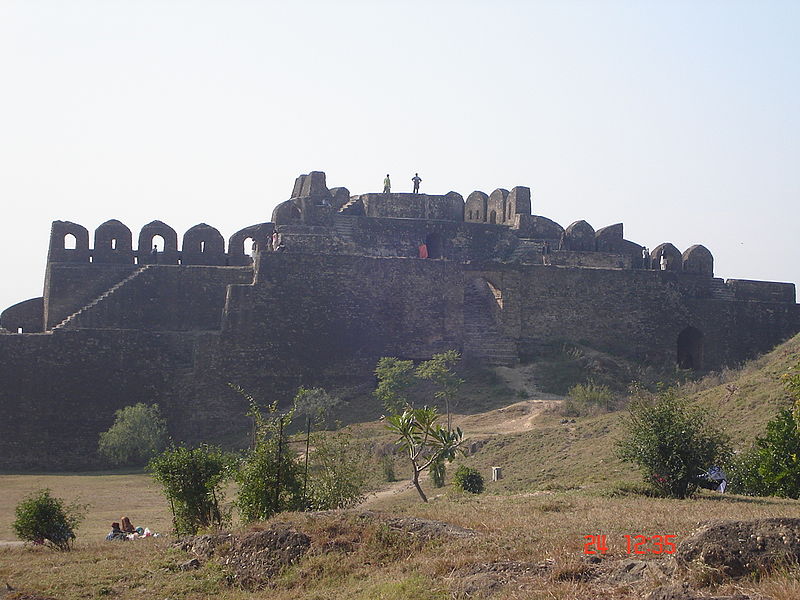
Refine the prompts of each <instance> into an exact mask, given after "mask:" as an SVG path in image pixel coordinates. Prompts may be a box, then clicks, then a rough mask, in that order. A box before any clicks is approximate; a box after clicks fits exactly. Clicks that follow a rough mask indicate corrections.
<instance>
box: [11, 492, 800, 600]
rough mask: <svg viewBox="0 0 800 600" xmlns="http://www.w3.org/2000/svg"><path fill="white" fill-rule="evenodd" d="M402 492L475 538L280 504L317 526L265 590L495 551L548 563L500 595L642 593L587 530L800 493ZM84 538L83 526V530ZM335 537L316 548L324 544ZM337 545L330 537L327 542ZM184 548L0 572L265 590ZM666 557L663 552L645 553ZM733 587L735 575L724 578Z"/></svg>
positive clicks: (156, 594)
mask: <svg viewBox="0 0 800 600" xmlns="http://www.w3.org/2000/svg"><path fill="white" fill-rule="evenodd" d="M412 499H413V496H409V497H407V498H405V499H401V500H400V502H399V504H398V505H396V506H395V509H394V511H393V513H394V514H401V515H409V516H418V517H423V518H430V519H436V520H442V521H446V522H449V523H453V524H456V525H460V526H462V527H468V528H471V529H474V530H476V531H477V532H478V533H479V535H478V536H477V537H476V538H472V539H442V540H432V541H429V542H426V541H423V540H413V539H410V538H408V537H407V536H406V534H402V533H397V532H393V531H388V530H386V529H385V528H381V526H380V525H370V526H364V525H356V524H355V521H356V520H355V518H354V517H353V516H352V514H353V513H330V514H325V515H321V516H319V515H316V516H314V515H307V514H294V515H281V516H280V517H278V518H276V520H277V521H281V522H287V521H288V522H290V523H292V524H293V525H294V526H295V527H297V528H298V529H300V530H302V531H304V532H306V533H308V535H309V536H310V537H311V538H312V552H311V553H310V554H309V555H308V556H307V557H306V558H304V559H303V560H302V561H301V562H300V563H299V564H297V565H295V566H294V567H291V568H290V569H288V570H287V571H286V572H284V573H283V574H282V575H281V576H279V577H278V578H277V579H276V580H275V581H274V582H273V587H272V588H271V589H269V591H268V596H269V597H270V598H271V599H276V600H289V599H300V600H305V599H308V600H311V599H315V600H321V599H328V598H330V599H334V598H363V599H365V600H366V599H367V598H370V599H374V598H385V599H392V598H397V599H398V600H399V599H400V598H403V599H407V600H428V599H440V598H441V599H444V598H449V597H450V590H451V588H452V587H453V586H454V585H456V584H457V583H459V581H460V580H461V579H462V578H463V573H465V572H468V571H469V569H471V568H474V567H475V566H476V565H479V564H486V563H497V562H498V561H520V562H526V563H527V562H532V563H540V562H545V561H549V563H550V564H551V565H552V567H551V568H550V569H549V570H548V571H547V572H546V573H542V574H539V575H535V576H530V575H529V576H523V577H519V578H513V579H512V581H511V582H509V583H508V585H507V587H505V588H502V594H501V595H499V596H497V597H502V598H551V599H553V598H555V599H559V598H560V599H563V600H567V599H577V598H597V597H603V598H616V599H620V600H622V599H628V598H641V597H642V595H643V589H644V590H646V589H648V588H649V587H653V586H654V585H656V584H657V583H664V582H656V581H653V582H649V583H645V584H644V588H641V587H636V588H628V587H623V586H618V585H617V586H611V585H609V584H607V583H602V582H601V581H588V582H582V581H576V580H574V578H575V577H578V576H579V575H580V574H581V573H582V572H583V571H584V570H585V569H586V565H585V563H584V561H583V559H582V557H583V544H584V539H583V536H584V535H587V534H605V535H606V536H607V539H608V545H609V548H610V549H609V553H608V554H607V555H606V558H605V560H606V561H609V560H612V561H613V560H616V559H621V558H625V557H627V556H628V555H627V553H626V546H625V541H624V537H623V536H624V535H625V534H638V533H641V534H645V535H647V534H675V535H677V536H678V540H681V539H682V538H684V537H685V536H687V535H688V534H689V533H690V532H691V531H692V530H693V529H694V528H695V526H696V525H697V523H698V521H699V520H701V519H703V520H705V519H712V518H728V519H730V518H735V519H753V518H761V517H768V516H791V517H800V503H799V502H796V501H791V500H779V499H752V498H743V497H735V496H728V497H720V496H710V495H709V496H702V497H700V498H698V499H695V500H666V499H651V498H617V499H608V498H598V497H596V496H593V495H590V494H588V493H586V492H585V491H579V490H573V491H569V492H550V493H541V492H540V493H536V494H520V495H513V496H491V495H481V496H464V495H458V494H454V493H448V494H445V495H444V496H442V497H440V498H438V499H436V500H435V501H433V502H431V503H430V504H427V505H425V504H421V503H419V502H418V501H413V500H412ZM85 539H87V538H84V540H85ZM323 547H325V548H328V550H327V551H320V550H319V549H320V548H323ZM331 548H333V549H331ZM187 559H188V556H187V555H186V554H184V553H183V552H182V551H180V550H178V549H176V548H171V547H170V546H169V542H168V540H165V539H158V540H141V541H137V542H129V543H105V542H94V541H92V542H87V541H80V540H79V543H78V544H77V546H76V549H75V550H74V551H73V552H71V553H66V554H60V553H56V552H52V551H49V550H46V549H42V548H10V549H8V548H7V549H0V565H2V566H1V567H0V582H2V581H5V580H7V581H9V582H10V583H11V584H12V585H13V586H14V587H16V588H17V589H21V590H25V591H27V592H29V593H30V592H38V593H42V594H48V595H52V596H55V597H57V598H60V599H63V600H73V599H75V600H77V599H79V598H94V597H100V596H110V597H114V598H121V599H126V598H140V597H143V596H144V597H152V598H207V597H209V596H212V595H213V596H216V597H218V598H221V599H223V600H226V599H232V600H233V599H240V598H255V597H266V595H267V592H261V593H251V592H246V591H244V590H239V589H235V588H231V587H229V586H228V585H227V584H226V579H225V572H224V570H223V569H222V568H221V567H219V566H217V565H215V564H213V563H206V564H205V565H204V566H203V567H202V568H201V569H200V570H198V571H193V572H184V571H179V570H177V569H176V566H177V565H178V564H180V563H181V562H183V561H185V560H187ZM647 559H648V560H655V561H666V560H669V559H668V558H667V557H663V556H662V557H658V556H648V557H647ZM798 585H799V584H798V580H797V573H796V572H783V573H778V574H777V575H775V576H773V577H767V578H765V579H763V580H761V581H758V582H756V581H750V582H748V581H745V582H739V583H737V584H736V586H738V589H741V590H743V591H745V593H747V591H748V590H749V591H756V590H758V591H760V592H762V593H764V594H766V595H767V596H768V597H774V598H776V599H780V600H788V599H789V598H793V597H794V598H796V597H797V596H792V595H791V593H792V591H793V590H794V591H796V590H797V589H798ZM721 589H733V584H729V585H728V586H727V587H725V588H721Z"/></svg>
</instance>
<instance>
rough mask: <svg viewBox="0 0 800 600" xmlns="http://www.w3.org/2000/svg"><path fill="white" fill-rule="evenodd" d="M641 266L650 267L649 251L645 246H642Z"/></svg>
mask: <svg viewBox="0 0 800 600" xmlns="http://www.w3.org/2000/svg"><path fill="white" fill-rule="evenodd" d="M642 268H643V269H649V268H650V251H649V250H648V249H647V246H642Z"/></svg>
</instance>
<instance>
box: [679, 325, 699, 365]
mask: <svg viewBox="0 0 800 600" xmlns="http://www.w3.org/2000/svg"><path fill="white" fill-rule="evenodd" d="M678 366H679V367H680V368H681V369H692V370H694V371H699V370H700V369H702V368H703V334H702V332H701V331H700V330H699V329H695V328H694V327H687V328H686V329H684V330H683V331H681V332H680V333H679V334H678Z"/></svg>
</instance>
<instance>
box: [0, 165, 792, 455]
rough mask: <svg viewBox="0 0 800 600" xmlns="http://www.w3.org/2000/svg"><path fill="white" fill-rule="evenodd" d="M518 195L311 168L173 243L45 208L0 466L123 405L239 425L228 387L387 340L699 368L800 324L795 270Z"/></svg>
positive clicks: (20, 312) (81, 431)
mask: <svg viewBox="0 0 800 600" xmlns="http://www.w3.org/2000/svg"><path fill="white" fill-rule="evenodd" d="M530 211H531V199H530V190H529V189H528V188H524V187H515V188H513V189H512V190H511V191H510V192H509V191H507V190H505V189H502V188H500V189H497V190H495V191H494V192H492V193H491V194H488V195H487V194H485V193H483V192H473V193H472V194H470V195H469V196H468V198H467V201H466V203H465V202H464V200H463V198H462V197H461V196H460V195H458V194H455V193H450V194H446V195H443V196H434V195H425V194H363V195H360V196H352V197H351V196H350V195H349V192H348V191H347V190H346V189H345V188H335V189H334V190H328V189H327V187H326V184H325V174H324V173H321V172H312V173H310V174H309V175H302V176H301V177H299V178H298V180H297V182H296V183H295V188H294V190H293V192H292V198H291V199H290V200H287V201H286V202H283V203H281V204H279V205H278V206H277V207H276V209H275V211H274V213H273V218H272V221H270V222H266V223H259V224H256V225H252V226H250V227H246V228H244V229H242V230H240V231H238V232H236V233H235V234H234V235H233V236H231V238H230V239H229V240H228V242H227V244H226V242H225V240H224V238H223V237H222V236H221V234H220V233H219V232H218V231H217V230H216V229H214V228H213V227H210V226H209V225H206V224H200V225H197V226H195V227H192V228H191V229H189V230H188V231H187V232H185V234H184V235H183V236H182V238H180V239H179V236H178V234H177V232H175V231H174V230H173V229H172V228H171V227H169V226H168V225H167V224H165V223H163V222H161V221H153V222H151V223H149V224H147V225H145V226H144V227H143V228H142V229H141V231H140V232H139V233H138V236H136V237H135V239H136V242H137V244H136V247H134V243H133V242H134V235H133V232H131V231H130V230H129V229H128V228H127V227H126V226H125V225H124V224H122V223H120V222H119V221H116V220H112V221H107V222H106V223H103V224H102V225H100V226H99V227H97V229H96V230H95V231H94V233H93V237H92V234H90V232H89V231H88V230H87V229H86V228H85V227H82V226H81V225H78V224H75V223H70V222H67V221H55V222H54V223H53V227H52V230H51V240H50V248H49V255H48V263H47V267H46V273H45V286H44V295H43V297H42V298H33V299H30V300H27V301H24V302H21V303H19V304H16V305H14V306H12V307H10V308H9V309H7V310H5V311H4V312H3V313H2V315H0V327H2V328H3V329H5V330H6V331H7V332H8V333H9V334H6V332H0V333H3V335H0V358H2V360H0V468H3V469H18V470H20V469H21V470H25V469H37V468H40V469H44V468H47V469H58V468H64V469H68V468H88V467H92V466H98V465H99V464H100V463H99V462H98V461H99V459H98V457H97V456H96V454H95V449H96V444H97V436H98V435H99V433H100V432H101V431H103V430H105V429H107V428H108V426H109V425H110V424H111V423H112V422H113V417H114V411H116V410H118V409H119V408H122V407H123V406H128V405H131V404H135V403H136V402H148V403H152V402H157V403H159V404H160V405H161V406H162V409H163V410H164V411H165V413H166V415H167V417H168V420H169V423H170V430H171V433H172V435H173V436H174V437H175V439H178V440H186V441H189V442H192V441H199V440H224V439H228V440H229V439H233V438H235V437H236V435H237V434H241V432H242V431H245V430H246V429H247V419H246V417H245V414H246V411H247V406H246V402H245V400H244V399H243V398H242V397H241V396H240V395H238V394H237V393H236V392H234V391H233V390H232V389H231V387H230V386H229V385H228V384H229V383H235V384H238V385H241V386H243V387H244V388H245V389H247V390H248V391H249V392H250V393H252V394H254V395H255V396H256V397H258V398H260V399H262V401H265V402H266V401H280V402H288V401H289V400H290V399H291V397H292V395H293V394H294V391H295V390H296V388H297V387H298V386H300V385H306V386H314V385H320V386H325V387H331V386H334V387H336V386H347V385H351V384H352V385H356V384H361V385H363V384H364V382H370V381H371V380H372V379H371V378H372V371H373V369H374V366H375V362H376V361H377V360H378V359H379V358H380V357H382V356H397V357H401V358H408V359H415V360H416V359H425V358H429V357H430V356H431V355H432V354H434V353H437V352H441V351H444V350H447V349H451V348H453V349H456V350H459V351H462V352H463V353H464V354H465V356H470V357H473V358H474V359H480V360H484V361H485V362H487V364H515V363H516V362H517V361H518V360H519V357H522V358H523V359H528V358H536V357H537V356H538V355H540V354H541V353H543V352H545V351H547V350H548V349H549V348H552V347H553V346H559V345H562V344H564V343H573V344H584V345H586V346H589V347H592V348H596V349H598V350H603V351H606V352H608V353H610V354H614V355H620V356H624V357H628V358H630V359H632V360H634V361H639V362H641V363H643V364H652V365H658V366H671V365H675V364H677V365H678V366H680V367H683V368H690V369H698V370H707V369H715V368H718V367H721V366H724V365H732V364H736V363H739V362H741V361H742V360H745V359H747V358H751V357H753V356H754V355H755V354H757V353H759V352H764V351H767V350H769V349H770V348H772V347H773V346H774V345H775V344H777V343H779V342H780V341H782V340H784V339H786V338H787V337H789V336H790V335H793V334H794V333H796V332H797V331H800V305H797V304H796V303H795V302H796V295H795V288H794V285H792V284H784V283H773V282H759V281H747V280H728V281H727V282H725V281H723V280H722V279H718V278H714V277H713V268H714V266H713V263H714V259H713V256H712V255H711V253H710V252H709V251H708V250H707V249H706V248H705V247H703V246H701V245H695V246H692V247H690V248H688V249H686V250H685V251H684V252H681V251H680V250H679V249H678V248H676V247H675V246H674V245H672V244H670V243H664V244H661V245H659V246H657V247H656V248H655V249H654V250H653V252H652V253H651V254H650V256H649V257H647V256H645V257H642V246H640V245H638V244H636V243H634V242H631V241H629V240H626V239H624V237H623V226H622V224H621V223H617V224H614V225H610V226H608V227H603V228H601V229H598V230H595V229H594V228H593V227H592V226H591V225H590V224H589V223H587V222H585V221H576V222H574V223H572V224H571V225H569V226H568V227H566V228H564V227H562V226H561V225H559V224H558V223H555V222H554V221H552V220H550V219H547V218H546V217H542V216H537V215H531V214H530ZM273 230H276V231H277V234H278V236H277V241H278V242H279V245H278V247H277V249H276V248H273V247H272V244H271V236H272V232H273ZM92 239H93V243H92ZM251 243H252V244H254V245H255V250H251V251H248V250H247V249H248V247H249V244H251ZM421 243H425V245H426V246H427V250H428V256H429V258H428V259H425V260H423V259H420V258H419V245H420V244H421ZM153 245H156V246H157V248H156V252H153ZM548 247H549V248H550V250H551V251H550V253H547V248H548ZM251 255H252V256H251ZM662 257H664V262H665V264H664V267H665V268H664V270H661V268H660V266H661V258H662ZM544 263H546V264H544ZM20 328H21V329H22V333H17V332H18V331H19V329H20ZM43 330H44V333H35V332H37V331H43ZM12 333H13V335H12ZM375 410H376V411H378V410H379V407H377V406H376V407H375ZM368 416H370V417H371V416H374V415H368Z"/></svg>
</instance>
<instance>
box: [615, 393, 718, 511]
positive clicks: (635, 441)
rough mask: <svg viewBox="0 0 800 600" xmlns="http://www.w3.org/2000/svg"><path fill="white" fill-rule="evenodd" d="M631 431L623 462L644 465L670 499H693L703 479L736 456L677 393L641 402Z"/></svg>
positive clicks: (620, 446) (634, 407) (634, 408)
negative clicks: (700, 476)
mask: <svg viewBox="0 0 800 600" xmlns="http://www.w3.org/2000/svg"><path fill="white" fill-rule="evenodd" d="M626 426H627V430H628V435H627V437H626V438H624V439H622V440H620V441H618V442H617V452H618V455H619V457H620V458H621V459H622V460H624V461H628V462H632V463H634V464H636V465H638V466H639V468H640V469H642V471H643V474H644V477H645V480H646V481H647V482H648V483H649V484H650V485H652V486H653V487H654V488H656V489H657V490H658V491H659V492H660V493H661V494H662V495H664V496H669V497H673V498H685V497H686V496H689V495H691V494H693V493H694V491H695V490H696V488H697V476H698V475H700V474H702V473H704V472H705V471H706V470H707V469H708V468H709V467H710V466H711V465H714V464H719V463H724V462H726V460H727V458H728V457H729V456H730V446H729V442H728V438H727V436H725V435H724V434H723V433H722V432H721V431H719V430H718V429H717V428H715V427H714V426H713V425H712V424H711V419H710V417H709V415H708V414H707V412H706V411H705V410H704V409H701V408H699V407H693V406H690V405H689V403H688V402H687V401H686V400H685V399H683V398H679V397H678V396H677V394H676V393H675V391H674V390H672V389H669V390H665V391H662V392H661V393H659V394H658V395H657V396H656V397H655V398H639V399H637V400H635V401H634V402H633V403H632V404H631V407H630V416H629V417H628V418H627V420H626Z"/></svg>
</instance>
